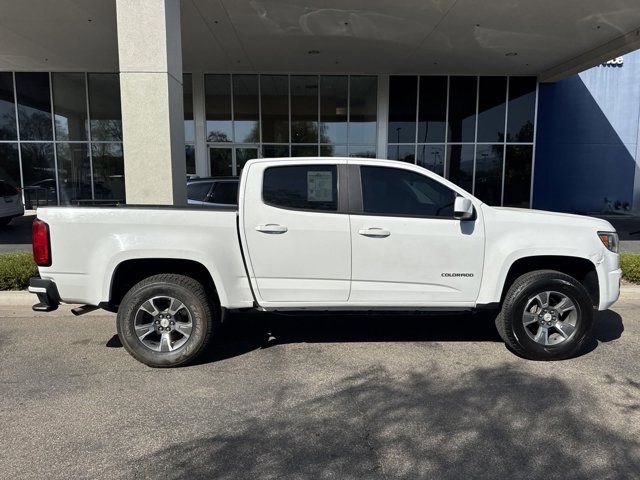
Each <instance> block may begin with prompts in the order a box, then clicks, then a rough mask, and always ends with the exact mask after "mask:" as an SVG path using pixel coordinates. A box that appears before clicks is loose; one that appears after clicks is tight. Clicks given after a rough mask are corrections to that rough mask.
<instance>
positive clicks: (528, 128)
mask: <svg viewBox="0 0 640 480" xmlns="http://www.w3.org/2000/svg"><path fill="white" fill-rule="evenodd" d="M535 113H536V78H535V77H510V78H509V115H508V117H509V118H508V120H507V142H533V121H534V118H535Z"/></svg>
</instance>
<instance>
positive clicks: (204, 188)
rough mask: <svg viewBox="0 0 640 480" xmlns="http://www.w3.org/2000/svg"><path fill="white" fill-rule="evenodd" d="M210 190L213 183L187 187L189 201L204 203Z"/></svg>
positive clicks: (194, 184)
mask: <svg viewBox="0 0 640 480" xmlns="http://www.w3.org/2000/svg"><path fill="white" fill-rule="evenodd" d="M210 188H211V182H199V183H191V184H189V185H187V198H188V199H189V200H196V201H198V202H204V200H205V197H206V196H207V194H208V193H209V189H210Z"/></svg>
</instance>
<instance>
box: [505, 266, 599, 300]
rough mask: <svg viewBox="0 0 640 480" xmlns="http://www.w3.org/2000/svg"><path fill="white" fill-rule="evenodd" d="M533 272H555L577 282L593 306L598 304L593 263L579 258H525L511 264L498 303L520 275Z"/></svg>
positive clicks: (596, 282) (596, 277) (596, 276)
mask: <svg viewBox="0 0 640 480" xmlns="http://www.w3.org/2000/svg"><path fill="white" fill-rule="evenodd" d="M534 270H556V271H558V272H562V273H564V274H566V275H569V276H571V277H573V278H575V279H576V280H577V281H579V282H580V283H581V284H582V285H583V286H584V287H585V289H586V290H587V292H588V293H589V296H590V297H591V300H592V302H593V305H594V306H596V307H597V306H598V304H599V302H600V290H599V287H598V274H597V273H596V267H595V265H594V264H593V262H591V261H589V260H587V259H585V258H579V257H560V256H553V255H549V256H535V257H525V258H521V259H519V260H516V261H515V262H513V265H511V268H510V269H509V273H507V278H506V279H505V282H504V287H503V289H502V296H501V298H500V301H501V302H502V300H504V297H505V295H506V294H507V291H508V290H509V288H510V287H511V285H512V284H513V282H514V281H515V280H516V278H518V277H519V276H521V275H524V274H525V273H528V272H533V271H534Z"/></svg>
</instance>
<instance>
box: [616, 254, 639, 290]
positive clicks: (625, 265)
mask: <svg viewBox="0 0 640 480" xmlns="http://www.w3.org/2000/svg"><path fill="white" fill-rule="evenodd" d="M620 267H621V268H622V277H623V278H624V279H625V280H628V281H630V282H633V283H640V255H638V254H636V253H621V254H620Z"/></svg>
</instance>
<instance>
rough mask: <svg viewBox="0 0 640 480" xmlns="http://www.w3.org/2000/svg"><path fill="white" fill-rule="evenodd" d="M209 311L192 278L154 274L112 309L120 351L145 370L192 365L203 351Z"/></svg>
mask: <svg viewBox="0 0 640 480" xmlns="http://www.w3.org/2000/svg"><path fill="white" fill-rule="evenodd" d="M214 311H215V310H214V308H213V306H212V303H211V301H210V300H209V298H208V297H207V294H206V292H205V290H204V287H203V286H202V285H201V284H200V283H199V282H197V281H196V280H194V279H193V278H190V277H186V276H184V275H176V274H160V275H154V276H152V277H149V278H146V279H144V280H142V281H141V282H139V283H137V284H136V285H134V286H133V287H132V288H131V290H129V291H128V292H127V294H126V295H125V296H124V298H123V299H122V302H121V304H120V307H119V308H118V316H117V329H118V336H119V337H120V340H121V341H122V345H123V346H124V347H125V348H126V350H127V351H128V352H129V353H130V354H131V355H132V356H133V357H134V358H135V359H136V360H138V361H140V362H142V363H144V364H146V365H149V366H150V367H177V366H181V365H186V364H187V363H189V362H192V361H194V360H195V359H196V358H197V357H198V356H199V355H200V354H201V353H202V352H203V351H204V350H205V349H206V347H207V346H208V344H209V341H210V337H211V333H212V328H213V323H214V316H213V315H214Z"/></svg>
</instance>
